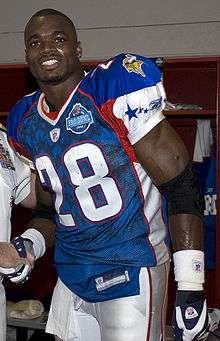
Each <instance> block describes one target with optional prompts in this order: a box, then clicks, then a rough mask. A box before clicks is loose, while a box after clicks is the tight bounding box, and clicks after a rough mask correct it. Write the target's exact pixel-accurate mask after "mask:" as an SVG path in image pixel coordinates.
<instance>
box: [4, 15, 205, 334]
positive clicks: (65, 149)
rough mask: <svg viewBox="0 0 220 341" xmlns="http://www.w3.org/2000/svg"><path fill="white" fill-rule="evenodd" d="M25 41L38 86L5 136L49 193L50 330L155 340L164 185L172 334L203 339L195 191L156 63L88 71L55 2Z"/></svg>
mask: <svg viewBox="0 0 220 341" xmlns="http://www.w3.org/2000/svg"><path fill="white" fill-rule="evenodd" d="M25 47H26V61H27V63H28V66H29V69H30V71H31V73H32V75H33V76H34V77H35V78H36V80H37V82H38V84H39V88H40V89H39V90H38V91H36V92H35V93H33V94H31V95H27V96H25V97H24V98H22V99H21V100H20V101H19V102H18V103H17V104H16V105H15V107H14V108H13V109H12V110H11V113H10V115H9V122H8V123H9V133H8V135H9V139H10V142H11V144H12V145H13V146H14V148H15V149H17V150H18V151H19V152H20V153H22V154H23V155H25V156H26V157H27V158H28V159H29V160H30V162H32V164H33V165H34V167H35V168H36V170H37V172H38V174H39V177H40V181H41V183H42V185H43V186H45V187H46V188H48V189H49V190H50V191H51V192H52V194H53V203H54V207H55V210H56V250H55V265H56V269H57V272H58V275H59V280H58V283H57V286H56V287H55V290H54V295H53V299H52V304H51V309H50V314H49V320H48V323H47V332H49V333H52V334H54V335H56V336H57V337H58V338H59V339H61V340H68V341H70V340H76V339H77V340H80V341H85V340H88V339H90V340H92V341H97V340H102V341H125V340H126V341H134V340H138V341H145V340H151V341H156V340H158V341H159V340H164V338H165V334H164V332H165V331H164V320H165V306H166V304H165V302H166V294H167V280H168V272H169V252H168V249H167V246H166V243H165V236H166V227H165V224H164V222H163V217H162V213H161V194H162V195H164V196H165V197H166V200H167V203H168V210H169V220H170V232H171V237H172V243H173V248H174V255H173V261H174V271H175V280H176V281H177V295H176V303H175V308H174V315H173V326H174V334H175V340H187V341H188V340H205V339H206V337H207V335H208V330H209V324H210V319H209V315H208V313H207V307H206V300H205V295H204V291H203V283H204V253H203V242H202V241H203V222H202V215H203V212H202V200H201V191H200V188H199V185H198V182H197V178H196V174H195V171H194V169H193V167H192V163H191V161H190V159H189V155H188V152H187V150H186V148H185V146H184V144H183V142H182V140H181V139H180V137H179V136H178V134H177V133H176V132H175V131H174V129H172V127H171V126H170V125H169V123H168V122H167V120H166V119H165V117H164V115H163V113H162V111H163V108H164V105H165V101H166V97H165V91H164V88H163V84H162V82H161V75H160V71H159V70H158V68H157V67H156V65H155V64H154V63H153V62H152V61H151V60H149V59H147V58H145V57H143V56H139V55H135V54H131V53H125V54H120V55H117V56H115V57H113V58H110V59H109V60H107V61H106V62H105V63H102V64H99V65H98V66H97V67H96V68H95V69H94V70H91V71H90V72H89V73H88V74H86V75H85V73H84V71H83V68H82V66H81V64H80V61H79V58H80V57H81V54H82V49H81V44H80V42H79V41H78V40H77V35H76V30H75V27H74V25H73V23H72V21H71V20H70V19H69V18H68V17H67V16H65V15H64V14H63V13H61V12H58V11H56V10H53V9H44V10H41V11H38V12H37V13H35V14H34V15H33V16H32V17H31V18H30V20H29V21H28V23H27V25H26V28H25ZM32 232H33V231H32ZM32 232H30V233H29V237H30V238H31V234H32ZM88 334H89V335H88Z"/></svg>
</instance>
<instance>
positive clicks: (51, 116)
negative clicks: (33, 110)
mask: <svg viewBox="0 0 220 341" xmlns="http://www.w3.org/2000/svg"><path fill="white" fill-rule="evenodd" d="M43 101H45V96H44V95H43V96H42V97H41V99H40V108H41V111H42V112H43V114H44V115H45V116H47V117H48V118H49V119H50V120H53V121H54V120H56V118H57V116H58V115H59V111H51V112H47V111H46V110H44V104H43ZM65 103H66V102H65ZM65 103H64V105H65Z"/></svg>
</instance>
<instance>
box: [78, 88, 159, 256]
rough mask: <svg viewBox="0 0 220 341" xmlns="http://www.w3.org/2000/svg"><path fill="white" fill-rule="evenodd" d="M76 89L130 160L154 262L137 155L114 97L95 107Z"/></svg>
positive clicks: (84, 93) (80, 90) (90, 97)
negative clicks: (109, 130)
mask: <svg viewBox="0 0 220 341" xmlns="http://www.w3.org/2000/svg"><path fill="white" fill-rule="evenodd" d="M78 91H79V92H81V93H82V94H83V95H84V96H87V97H88V98H89V99H90V100H91V102H92V103H93V105H94V107H95V108H96V110H97V111H98V112H99V114H100V116H101V117H102V118H103V120H104V121H106V122H107V123H108V124H109V125H110V127H111V128H112V129H113V130H114V132H115V133H116V134H117V136H118V138H119V140H120V141H121V144H122V147H123V148H124V150H125V152H126V154H127V156H128V158H129V160H130V163H131V167H132V168H133V172H134V174H135V176H136V179H137V182H138V184H139V189H140V195H141V197H142V213H143V217H144V220H145V221H146V226H147V233H146V241H147V244H148V245H149V246H150V248H151V250H152V252H153V255H154V259H155V262H157V257H156V254H155V250H154V247H153V245H152V244H151V242H150V240H149V238H148V236H149V234H150V224H149V222H148V220H147V217H146V215H145V213H144V203H145V201H144V196H143V191H142V188H141V183H140V179H139V178H138V176H137V172H136V169H135V167H134V162H137V163H139V162H138V160H137V157H136V155H135V152H134V148H133V146H132V145H131V143H130V141H129V140H128V137H127V134H128V129H127V128H126V126H125V124H124V122H123V121H122V120H121V119H119V118H117V117H116V116H115V115H114V114H113V110H112V108H113V105H114V103H115V99H114V100H113V99H111V100H108V101H107V102H105V104H104V105H102V107H101V110H100V109H99V108H98V107H97V105H96V103H95V102H94V99H93V97H92V96H91V95H89V94H88V93H86V92H84V91H83V90H82V89H80V88H78Z"/></svg>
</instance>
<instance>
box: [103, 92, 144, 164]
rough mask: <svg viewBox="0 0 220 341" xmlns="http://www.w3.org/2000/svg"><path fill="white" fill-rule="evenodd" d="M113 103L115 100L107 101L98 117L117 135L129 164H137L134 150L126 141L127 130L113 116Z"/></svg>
mask: <svg viewBox="0 0 220 341" xmlns="http://www.w3.org/2000/svg"><path fill="white" fill-rule="evenodd" d="M114 103H115V100H113V99H112V100H109V101H107V102H106V103H105V104H104V105H103V106H102V107H101V111H100V115H101V116H102V118H103V119H104V120H105V121H106V122H107V123H108V124H109V125H110V126H111V128H112V129H113V130H114V132H115V133H116V134H117V136H118V138H119V140H120V141H121V144H122V146H123V148H124V150H125V151H126V154H127V155H128V157H129V159H130V161H131V162H137V157H136V155H135V153H134V149H133V147H132V145H131V143H130V141H129V140H128V137H127V135H128V129H127V128H126V126H125V124H124V122H123V121H122V120H121V119H119V118H117V117H116V116H115V115H114V114H113V110H112V108H113V105H114Z"/></svg>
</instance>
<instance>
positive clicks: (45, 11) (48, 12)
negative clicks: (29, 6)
mask: <svg viewBox="0 0 220 341" xmlns="http://www.w3.org/2000/svg"><path fill="white" fill-rule="evenodd" d="M50 15H55V16H59V17H63V18H64V19H65V20H66V21H67V22H68V23H69V24H70V25H71V26H72V28H73V31H74V32H75V36H76V39H77V33H76V28H75V25H74V23H73V22H72V20H71V19H70V18H69V17H68V16H67V15H66V14H64V13H62V12H60V11H57V10H56V9H53V8H44V9H41V10H39V11H37V12H36V13H34V14H33V15H32V16H31V17H30V19H29V20H28V22H27V24H26V26H25V29H24V37H25V35H26V30H27V27H28V26H29V24H30V23H31V21H32V20H33V19H34V18H37V17H41V16H50Z"/></svg>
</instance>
